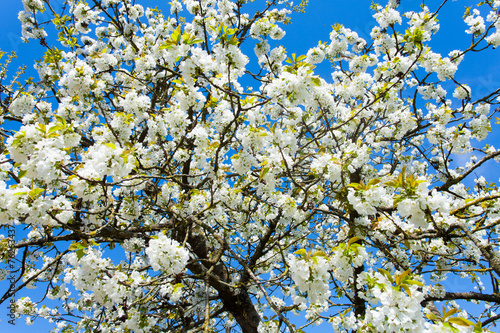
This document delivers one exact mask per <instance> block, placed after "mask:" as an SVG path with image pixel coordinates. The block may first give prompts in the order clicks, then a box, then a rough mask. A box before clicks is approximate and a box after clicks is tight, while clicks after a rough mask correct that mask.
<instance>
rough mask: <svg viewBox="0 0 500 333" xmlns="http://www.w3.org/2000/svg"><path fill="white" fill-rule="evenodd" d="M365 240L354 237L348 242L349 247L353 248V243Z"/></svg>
mask: <svg viewBox="0 0 500 333" xmlns="http://www.w3.org/2000/svg"><path fill="white" fill-rule="evenodd" d="M360 240H363V239H362V238H359V237H357V236H354V237H353V238H351V239H349V242H347V246H351V244H352V243H356V242H357V241H360Z"/></svg>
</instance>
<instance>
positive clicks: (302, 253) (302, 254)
mask: <svg viewBox="0 0 500 333" xmlns="http://www.w3.org/2000/svg"><path fill="white" fill-rule="evenodd" d="M293 254H298V255H299V256H301V257H302V258H306V257H307V251H306V250H305V249H300V250H297V251H295V252H294V253H293Z"/></svg>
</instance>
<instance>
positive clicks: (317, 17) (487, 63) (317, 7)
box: [0, 0, 500, 333]
mask: <svg viewBox="0 0 500 333" xmlns="http://www.w3.org/2000/svg"><path fill="white" fill-rule="evenodd" d="M56 2H58V1H56ZM138 2H140V3H142V1H138ZM264 2H265V1H264V0H257V1H256V2H255V4H254V5H253V6H256V7H259V5H261V4H264ZM296 2H298V1H296ZM371 2H372V1H371V0H351V1H345V0H343V1H342V0H310V4H309V6H308V7H307V8H306V13H305V14H294V15H293V17H292V25H289V26H286V27H285V30H286V36H285V38H284V39H283V40H282V41H281V43H282V44H283V45H285V47H286V48H287V50H288V52H289V54H291V53H296V54H297V55H299V54H305V53H306V52H307V50H308V49H309V48H311V47H314V46H316V45H317V43H318V41H319V40H322V41H328V40H329V33H330V31H331V26H332V25H333V24H335V23H341V24H343V25H344V26H346V27H348V28H351V29H352V30H355V31H356V32H358V34H359V35H360V36H361V37H363V38H365V39H367V40H368V39H369V33H370V31H371V28H372V27H373V26H374V25H375V23H376V22H375V20H374V19H373V17H372V14H373V12H372V11H371V10H370V9H369V6H370V4H371ZM379 2H380V3H382V4H385V1H382V0H381V1H379ZM148 3H150V4H153V5H154V6H159V7H160V8H162V6H163V8H165V7H167V6H168V5H167V3H168V2H167V1H165V0H162V1H161V2H160V1H158V2H157V1H152V0H149V1H148ZM419 3H420V1H417V0H402V6H401V8H400V9H401V10H402V11H405V10H406V9H408V8H409V7H413V9H415V6H418V4H419ZM429 3H430V5H433V3H435V4H438V3H441V1H433V2H429ZM0 4H1V8H2V9H1V13H0V49H1V50H2V51H16V52H17V54H18V57H19V58H18V59H17V60H16V61H15V62H14V64H13V65H12V66H11V67H10V70H11V72H12V73H14V72H15V70H16V67H17V66H19V65H22V64H25V65H26V66H27V68H28V74H29V75H31V76H34V77H35V79H38V77H37V74H36V72H34V70H33V63H34V60H35V59H38V58H40V57H41V56H42V52H43V49H42V47H40V46H39V45H38V44H37V43H36V41H33V42H31V43H30V44H24V43H22V42H21V39H20V37H21V26H20V23H19V22H18V20H17V13H18V12H19V10H22V3H21V0H0ZM435 4H434V5H435ZM470 4H471V1H466V0H458V1H454V2H450V3H449V4H448V5H447V6H446V7H445V8H444V9H443V12H442V14H441V15H440V16H439V18H440V23H441V29H440V31H439V33H438V35H437V36H436V37H435V38H434V42H433V45H434V46H435V47H436V49H435V51H437V52H442V53H443V54H445V55H447V54H448V52H449V51H451V50H454V49H464V48H466V47H467V46H468V45H469V44H470V39H469V37H467V36H466V35H465V33H463V31H464V30H465V29H466V26H465V24H464V23H463V22H461V21H460V20H461V18H462V15H463V12H464V7H465V6H466V5H470ZM431 9H432V7H431ZM499 54H500V53H499V52H491V51H488V52H486V53H485V54H484V55H483V54H477V55H473V56H472V57H469V58H467V59H466V60H465V61H464V62H463V63H462V65H461V66H460V69H459V71H458V72H457V75H456V78H457V80H458V81H460V82H463V83H467V84H469V86H470V87H471V88H472V90H473V92H476V94H477V96H479V95H484V94H485V93H486V92H487V91H492V90H493V89H495V88H497V87H499V86H500V75H498V73H500V61H499V60H500V56H499ZM248 55H249V56H250V57H251V61H255V60H256V59H255V56H253V54H252V53H249V54H248ZM317 71H318V73H319V74H320V75H322V76H323V77H324V78H325V79H327V80H330V78H331V77H330V74H329V71H330V68H329V65H323V66H320V67H318V69H317ZM498 141H499V140H498V136H496V137H493V138H492V143H493V144H494V145H495V146H496V147H497V148H500V142H498ZM481 172H484V173H491V176H493V173H492V172H496V171H495V170H494V168H493V171H491V170H487V169H486V168H483V169H482V171H481ZM495 176H496V178H494V180H498V173H496V174H495ZM447 283H448V284H449V286H450V287H452V286H457V285H460V281H458V280H451V281H448V282H447ZM6 287H7V283H5V281H3V282H0V293H1V294H3V290H5V288H6ZM6 312H7V304H2V305H0V320H1V321H0V331H2V332H9V331H13V330H14V327H13V326H12V325H9V324H8V323H7V320H8V319H7V317H6V316H5V314H6ZM50 327H51V325H50V324H47V323H46V322H45V321H43V320H39V321H37V322H36V323H35V324H34V325H33V326H26V325H25V324H24V322H23V320H17V321H16V326H15V330H16V332H19V333H23V332H33V331H34V330H38V331H40V332H48V331H49V330H50Z"/></svg>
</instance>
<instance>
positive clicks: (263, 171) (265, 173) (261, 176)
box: [259, 167, 271, 179]
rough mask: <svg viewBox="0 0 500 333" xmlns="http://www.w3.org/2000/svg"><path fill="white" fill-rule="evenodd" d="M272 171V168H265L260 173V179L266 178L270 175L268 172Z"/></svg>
mask: <svg viewBox="0 0 500 333" xmlns="http://www.w3.org/2000/svg"><path fill="white" fill-rule="evenodd" d="M270 169H271V168H269V167H266V168H263V169H262V170H261V171H260V175H259V179H262V178H264V177H265V176H266V175H267V174H268V172H269V170H270Z"/></svg>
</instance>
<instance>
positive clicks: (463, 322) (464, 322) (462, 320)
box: [448, 317, 474, 327]
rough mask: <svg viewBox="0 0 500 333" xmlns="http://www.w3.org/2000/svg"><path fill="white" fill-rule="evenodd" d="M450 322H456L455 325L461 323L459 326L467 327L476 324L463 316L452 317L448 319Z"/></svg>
mask: <svg viewBox="0 0 500 333" xmlns="http://www.w3.org/2000/svg"><path fill="white" fill-rule="evenodd" d="M448 322H450V323H452V324H455V325H459V326H466V327H469V326H474V323H473V322H471V321H470V320H468V319H465V318H462V317H453V318H450V319H448Z"/></svg>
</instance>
